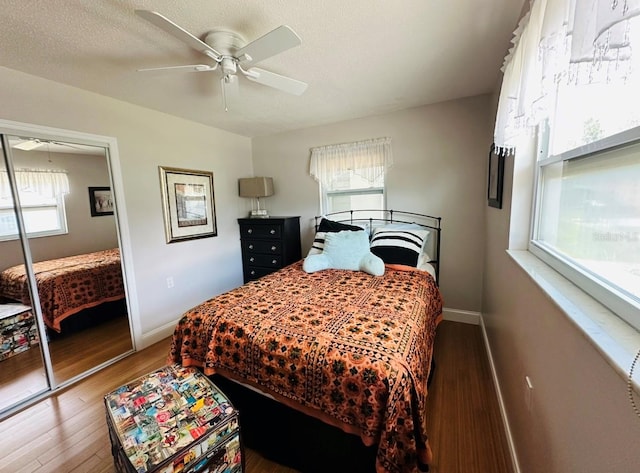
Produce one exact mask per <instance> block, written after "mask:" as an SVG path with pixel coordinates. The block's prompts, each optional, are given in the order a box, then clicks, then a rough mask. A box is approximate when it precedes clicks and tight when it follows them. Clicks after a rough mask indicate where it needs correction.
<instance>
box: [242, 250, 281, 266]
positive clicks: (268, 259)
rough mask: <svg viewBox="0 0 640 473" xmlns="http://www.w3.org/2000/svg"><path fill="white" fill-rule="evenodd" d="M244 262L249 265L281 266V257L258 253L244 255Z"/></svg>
mask: <svg viewBox="0 0 640 473" xmlns="http://www.w3.org/2000/svg"><path fill="white" fill-rule="evenodd" d="M244 263H245V264H246V265H249V266H266V267H269V268H281V267H282V258H281V257H280V255H262V254H260V253H255V254H250V255H246V256H245V258H244Z"/></svg>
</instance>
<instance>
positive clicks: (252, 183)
mask: <svg viewBox="0 0 640 473" xmlns="http://www.w3.org/2000/svg"><path fill="white" fill-rule="evenodd" d="M238 189H239V194H240V197H269V196H270V195H273V178H271V177H244V178H241V179H238Z"/></svg>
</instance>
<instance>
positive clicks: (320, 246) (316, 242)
mask: <svg viewBox="0 0 640 473" xmlns="http://www.w3.org/2000/svg"><path fill="white" fill-rule="evenodd" d="M326 234H327V233H326V232H316V236H315V237H314V238H313V244H312V245H311V248H310V249H309V253H307V256H309V255H318V254H320V253H322V252H323V251H324V239H325V236H326Z"/></svg>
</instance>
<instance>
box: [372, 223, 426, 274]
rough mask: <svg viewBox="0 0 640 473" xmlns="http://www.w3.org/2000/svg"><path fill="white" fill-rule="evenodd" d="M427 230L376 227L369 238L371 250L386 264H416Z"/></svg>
mask: <svg viewBox="0 0 640 473" xmlns="http://www.w3.org/2000/svg"><path fill="white" fill-rule="evenodd" d="M428 235H429V230H419V229H413V228H412V229H398V228H393V229H386V228H385V227H380V228H376V229H375V230H374V232H373V237H372V238H371V252H372V253H373V254H374V255H376V256H379V257H380V258H382V260H383V261H384V262H385V263H386V264H404V265H407V266H414V267H415V266H417V265H418V257H419V256H420V253H422V248H423V247H424V244H425V241H426V240H427V236H428Z"/></svg>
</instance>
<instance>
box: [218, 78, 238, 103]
mask: <svg viewBox="0 0 640 473" xmlns="http://www.w3.org/2000/svg"><path fill="white" fill-rule="evenodd" d="M220 84H221V85H222V104H223V105H224V111H225V112H228V111H229V104H233V103H234V102H236V101H237V99H238V96H239V95H240V91H239V89H238V76H236V75H233V74H227V75H226V76H224V77H222V79H220Z"/></svg>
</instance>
